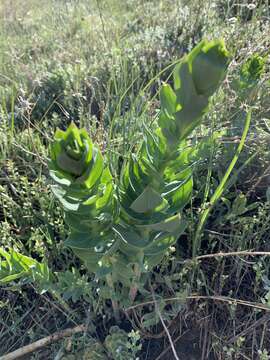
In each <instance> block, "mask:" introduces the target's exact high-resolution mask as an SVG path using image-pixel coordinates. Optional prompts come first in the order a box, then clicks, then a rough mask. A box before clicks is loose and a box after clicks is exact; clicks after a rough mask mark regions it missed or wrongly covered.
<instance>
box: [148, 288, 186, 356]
mask: <svg viewBox="0 0 270 360" xmlns="http://www.w3.org/2000/svg"><path fill="white" fill-rule="evenodd" d="M150 287H151V292H152V297H153V302H154V304H155V309H156V312H157V314H158V317H159V319H160V321H161V324H162V326H163V328H164V330H165V332H166V335H167V337H168V339H169V342H170V345H171V349H172V353H173V356H174V358H175V360H180V359H179V357H178V355H177V352H176V350H175V347H174V343H173V340H172V338H171V335H170V332H169V330H168V328H167V326H166V324H165V322H164V320H163V318H162V315H161V313H160V310H159V307H158V304H157V302H156V298H155V293H154V290H153V288H152V286H151V285H150Z"/></svg>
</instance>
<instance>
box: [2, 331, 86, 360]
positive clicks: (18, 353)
mask: <svg viewBox="0 0 270 360" xmlns="http://www.w3.org/2000/svg"><path fill="white" fill-rule="evenodd" d="M83 331H86V326H85V325H78V326H76V327H74V328H69V329H65V330H62V331H59V332H57V333H54V334H52V335H50V336H47V337H45V338H43V339H40V340H38V341H36V342H34V343H32V344H29V345H26V346H23V347H21V348H20V349H17V350H15V351H12V352H11V353H9V354H6V355H3V356H1V357H0V360H15V359H18V358H20V357H22V356H25V355H28V354H30V353H33V352H34V351H37V350H39V349H41V348H43V347H44V346H47V345H49V344H51V343H53V342H55V341H58V340H60V339H63V338H65V337H69V336H72V335H74V334H77V333H80V332H83Z"/></svg>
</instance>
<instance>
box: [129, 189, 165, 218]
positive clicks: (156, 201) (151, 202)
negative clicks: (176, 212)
mask: <svg viewBox="0 0 270 360" xmlns="http://www.w3.org/2000/svg"><path fill="white" fill-rule="evenodd" d="M162 202H163V198H162V196H161V195H159V194H158V193H157V192H156V191H155V190H154V189H152V187H151V186H147V187H146V188H145V190H144V191H143V192H142V193H141V195H140V196H138V197H137V199H136V200H135V201H134V202H133V203H132V204H131V206H130V208H131V209H132V210H133V211H136V212H138V213H145V212H148V211H151V210H154V209H155V208H156V207H158V206H159V205H161V204H162Z"/></svg>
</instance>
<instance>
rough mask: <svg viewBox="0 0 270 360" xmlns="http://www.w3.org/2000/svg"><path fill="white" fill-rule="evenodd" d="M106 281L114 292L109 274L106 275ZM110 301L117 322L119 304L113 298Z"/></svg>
mask: <svg viewBox="0 0 270 360" xmlns="http://www.w3.org/2000/svg"><path fill="white" fill-rule="evenodd" d="M106 281H107V284H108V286H109V288H110V289H111V290H112V294H113V293H115V288H114V284H113V279H112V275H111V274H108V275H106ZM111 302H112V308H113V313H114V317H115V320H116V321H117V322H119V321H120V311H119V304H118V302H117V301H116V300H113V299H111Z"/></svg>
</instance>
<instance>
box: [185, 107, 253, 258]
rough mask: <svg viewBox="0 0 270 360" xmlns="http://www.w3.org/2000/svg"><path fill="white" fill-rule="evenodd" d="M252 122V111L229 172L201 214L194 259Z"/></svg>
mask: <svg viewBox="0 0 270 360" xmlns="http://www.w3.org/2000/svg"><path fill="white" fill-rule="evenodd" d="M250 121H251V111H249V112H248V114H247V117H246V122H245V127H244V130H243V134H242V137H241V141H240V143H239V145H238V148H237V150H236V152H235V154H234V157H233V159H232V161H231V163H230V165H229V167H228V168H227V171H226V173H225V175H224V176H223V178H222V180H221V182H220V184H219V186H218V187H217V188H216V191H215V192H214V194H213V195H212V197H211V199H210V203H209V206H208V207H207V208H206V209H204V210H203V211H202V213H201V216H200V219H199V224H198V227H197V230H196V233H195V237H194V240H193V246H192V256H193V258H194V257H196V256H197V253H198V249H199V248H200V243H201V232H202V229H203V227H204V224H205V222H206V220H207V218H208V215H209V213H210V211H211V210H212V209H213V207H214V205H215V204H216V202H217V200H218V199H219V198H220V197H221V195H222V194H223V191H224V190H225V188H226V183H227V180H228V178H229V176H230V174H231V172H232V171H233V169H234V166H235V164H236V162H237V160H238V158H239V155H240V153H241V151H242V149H243V146H244V143H245V141H246V137H247V134H248V130H249V127H250Z"/></svg>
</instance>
